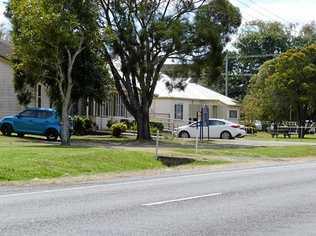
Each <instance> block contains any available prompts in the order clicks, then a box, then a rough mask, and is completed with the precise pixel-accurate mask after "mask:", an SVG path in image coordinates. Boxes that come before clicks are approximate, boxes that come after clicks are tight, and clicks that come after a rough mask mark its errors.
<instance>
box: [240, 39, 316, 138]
mask: <svg viewBox="0 0 316 236" xmlns="http://www.w3.org/2000/svg"><path fill="white" fill-rule="evenodd" d="M315 90H316V44H312V45H310V46H307V47H305V48H303V49H290V50H288V51H287V52H286V53H283V54H281V56H279V57H278V58H276V59H274V60H271V61H268V62H266V63H265V64H264V65H263V66H262V67H261V69H260V71H259V73H258V74H257V75H256V76H254V77H253V78H252V80H251V85H250V91H249V94H248V95H247V96H246V98H245V100H244V108H245V112H246V117H247V118H248V119H249V120H255V119H261V120H272V121H282V120H289V117H290V116H291V115H292V117H293V119H294V120H296V121H297V122H298V124H299V125H300V126H304V125H305V121H306V120H315V115H316V93H315ZM290 114H291V115H290ZM302 135H304V133H302Z"/></svg>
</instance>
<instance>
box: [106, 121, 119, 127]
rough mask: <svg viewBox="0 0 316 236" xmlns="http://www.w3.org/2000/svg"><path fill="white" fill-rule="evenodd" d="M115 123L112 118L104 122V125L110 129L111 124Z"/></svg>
mask: <svg viewBox="0 0 316 236" xmlns="http://www.w3.org/2000/svg"><path fill="white" fill-rule="evenodd" d="M115 123H117V122H115V121H113V120H109V121H108V123H107V124H106V126H107V127H108V128H109V129H111V128H112V125H114V124H115Z"/></svg>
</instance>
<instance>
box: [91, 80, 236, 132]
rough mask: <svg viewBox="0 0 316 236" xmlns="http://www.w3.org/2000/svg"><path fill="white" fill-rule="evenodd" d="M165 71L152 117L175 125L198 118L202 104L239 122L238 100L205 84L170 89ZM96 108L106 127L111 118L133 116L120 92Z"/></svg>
mask: <svg viewBox="0 0 316 236" xmlns="http://www.w3.org/2000/svg"><path fill="white" fill-rule="evenodd" d="M170 80H171V78H169V77H168V76H167V75H164V74H162V75H161V78H160V80H159V81H158V83H157V87H156V90H155V98H154V100H153V103H152V106H151V108H150V115H151V120H153V121H159V122H162V123H164V126H165V128H168V129H173V128H175V127H177V126H179V125H183V124H187V123H188V122H190V121H193V120H195V119H196V116H197V112H199V111H201V108H202V106H205V105H206V106H208V108H209V111H210V118H219V119H226V120H230V121H232V122H238V121H239V118H240V106H239V104H238V102H237V101H235V100H234V99H231V98H229V97H226V96H224V95H222V94H220V93H217V92H215V91H213V90H211V89H208V88H206V87H203V86H201V85H198V84H195V83H190V82H189V81H187V82H186V86H185V89H184V90H179V89H173V90H172V91H169V89H168V88H167V87H166V82H167V81H170ZM95 107H96V108H95V111H96V112H92V113H93V116H95V118H96V120H95V121H96V124H97V125H98V126H99V127H100V128H101V129H103V128H105V127H106V124H107V122H108V121H109V120H120V119H133V118H132V117H131V116H130V115H129V113H128V112H127V111H126V109H125V107H124V105H123V102H122V101H121V99H120V98H119V96H113V97H112V98H111V100H110V101H105V102H104V103H103V104H96V105H95Z"/></svg>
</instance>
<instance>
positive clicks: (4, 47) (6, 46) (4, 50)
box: [0, 40, 12, 60]
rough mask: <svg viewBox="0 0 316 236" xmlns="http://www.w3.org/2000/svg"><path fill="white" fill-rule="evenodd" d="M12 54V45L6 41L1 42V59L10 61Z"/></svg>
mask: <svg viewBox="0 0 316 236" xmlns="http://www.w3.org/2000/svg"><path fill="white" fill-rule="evenodd" d="M11 53H12V48H11V45H10V43H9V42H7V41H4V40H0V57H1V58H4V59H6V60H8V59H9V57H10V55H11Z"/></svg>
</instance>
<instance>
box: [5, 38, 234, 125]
mask: <svg viewBox="0 0 316 236" xmlns="http://www.w3.org/2000/svg"><path fill="white" fill-rule="evenodd" d="M10 54H11V47H10V45H9V44H8V43H7V42H4V41H1V40H0V117H1V116H4V115H11V114H17V113H19V112H20V111H22V110H23V109H24V107H22V106H20V105H19V102H18V99H17V96H16V93H15V91H14V82H13V70H12V68H11V65H10V62H9V56H10ZM170 80H171V78H169V77H168V76H167V75H164V74H161V78H160V80H159V81H158V84H157V87H156V90H155V98H154V100H153V104H152V106H151V108H150V115H151V120H153V121H159V122H162V123H164V125H165V128H168V129H172V128H174V127H175V126H179V125H183V124H187V123H188V122H189V121H192V120H195V118H196V113H197V112H198V111H200V110H201V107H202V106H204V105H207V106H208V107H209V111H210V117H212V118H221V119H227V120H230V121H233V122H238V120H239V117H240V107H239V104H238V103H237V102H236V101H235V100H233V99H231V98H229V97H226V96H223V95H221V94H219V93H217V92H215V91H213V90H211V89H208V88H205V87H203V86H201V85H198V84H195V83H190V82H189V81H188V82H187V84H186V87H185V89H184V90H178V89H173V90H172V91H169V90H168V89H167V87H166V82H167V81H170ZM49 106H50V101H49V98H48V97H47V94H46V89H45V87H44V86H41V85H37V86H36V88H34V92H33V99H32V102H31V104H29V107H49ZM73 113H74V114H80V115H84V116H89V117H90V118H91V119H93V120H94V121H95V123H96V124H97V126H98V128H99V129H104V128H106V127H107V123H108V121H109V120H121V119H130V120H132V119H133V118H132V117H131V115H130V114H129V113H128V112H127V110H126V108H125V106H124V104H123V101H122V99H121V98H120V96H118V95H117V93H116V92H115V91H114V92H113V96H111V97H110V98H108V99H105V100H104V102H102V103H96V102H95V101H91V100H87V101H80V102H79V103H78V104H76V105H75V106H74V107H73Z"/></svg>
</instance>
